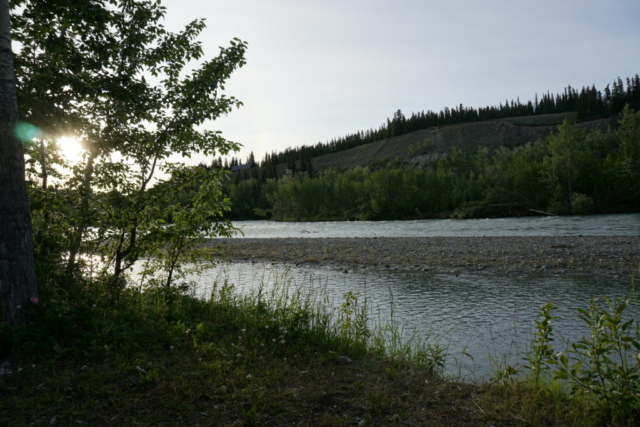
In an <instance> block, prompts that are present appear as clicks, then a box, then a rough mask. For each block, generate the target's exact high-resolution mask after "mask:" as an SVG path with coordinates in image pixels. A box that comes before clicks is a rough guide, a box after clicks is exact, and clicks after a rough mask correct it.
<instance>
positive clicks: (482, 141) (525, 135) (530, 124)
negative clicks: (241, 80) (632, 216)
mask: <svg viewBox="0 0 640 427" xmlns="http://www.w3.org/2000/svg"><path fill="white" fill-rule="evenodd" d="M566 116H567V114H564V113H563V114H549V115H544V116H532V117H515V118H510V119H500V120H491V121H482V122H474V123H463V124H458V125H449V126H440V127H433V128H429V129H424V130H419V131H416V132H412V133H409V134H405V135H402V136H398V137H394V138H388V139H384V140H380V141H376V142H373V143H370V144H367V145H363V146H360V147H356V148H352V149H350V150H345V151H341V152H338V153H332V154H327V155H324V156H319V157H314V158H313V159H312V165H313V168H314V170H315V171H321V170H325V169H330V168H332V169H336V170H339V171H344V170H347V169H350V168H353V167H355V166H369V167H373V168H379V167H385V166H403V165H414V166H418V167H421V168H430V167H432V166H433V165H434V164H435V162H437V161H438V160H439V159H441V158H442V157H443V156H444V155H445V154H446V153H447V152H449V151H451V150H452V149H453V148H454V147H457V148H459V149H461V150H467V149H474V148H475V147H486V148H488V149H489V150H493V149H496V148H498V147H500V146H508V147H515V146H519V145H524V144H527V143H528V142H532V141H536V140H538V139H541V138H543V137H545V136H546V135H548V134H549V133H550V132H552V131H554V130H555V129H556V128H557V125H558V124H560V123H562V120H563V119H564V118H565V117H566ZM615 124H616V118H599V119H595V120H588V121H582V122H579V123H578V127H579V128H580V130H582V131H587V132H590V131H592V130H594V129H597V128H601V129H606V128H607V127H608V126H614V125H615ZM286 168H287V165H286V164H280V165H278V175H280V176H281V175H283V174H284V172H285V171H286Z"/></svg>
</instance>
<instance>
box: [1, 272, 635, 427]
mask: <svg viewBox="0 0 640 427" xmlns="http://www.w3.org/2000/svg"><path fill="white" fill-rule="evenodd" d="M604 309H606V308H604ZM30 310H31V317H32V320H31V323H30V324H29V325H28V326H27V327H24V328H16V327H13V328H10V327H9V326H8V325H1V326H0V344H2V346H1V347H0V351H4V354H0V356H2V357H3V358H4V357H5V356H7V350H8V349H9V348H12V352H13V356H14V358H15V360H16V370H15V372H14V374H13V375H11V376H4V377H0V425H11V426H20V425H36V426H38V425H42V426H48V425H65V426H67V425H68V426H78V425H91V426H107V425H109V426H111V425H137V426H184V425H189V426H197V425H199V426H208V425H211V426H214V425H216V426H217V425H223V426H227V425H229V426H231V425H238V426H240V425H242V426H252V425H269V426H272V425H273V426H279V425H300V426H345V425H364V426H366V425H385V426H386V425H402V426H441V425H459V426H467V425H468V426H472V425H473V426H478V425H480V426H481V425H487V426H489V425H496V426H497V425H540V426H543V425H544V426H546V425H581V426H589V425H593V426H596V425H607V424H608V425H635V422H636V419H637V417H638V415H639V413H638V405H637V402H635V403H634V401H633V400H631V401H630V402H631V403H630V406H627V407H626V409H629V411H626V412H625V411H621V410H620V409H619V408H613V412H612V411H611V408H608V407H606V405H603V404H602V400H601V399H597V398H593V396H590V395H589V394H588V393H587V394H585V393H573V394H572V393H569V391H568V389H567V387H566V386H563V385H562V383H561V382H560V380H553V379H552V378H550V377H549V376H546V375H543V373H546V372H547V371H549V369H547V368H548V366H549V364H548V362H549V361H550V360H551V359H550V355H551V351H550V345H549V343H550V341H549V338H550V337H551V334H552V329H551V328H549V327H548V326H549V324H548V320H550V319H551V318H552V316H551V314H550V312H551V309H550V308H548V309H547V311H543V312H542V320H541V321H540V322H539V323H538V324H539V325H540V327H539V328H538V331H539V333H538V334H537V335H536V337H534V340H533V341H532V352H531V354H530V356H529V359H528V360H529V362H530V365H529V366H532V367H534V373H535V375H534V376H526V375H525V376H521V377H515V376H513V375H511V373H512V372H506V373H505V375H502V376H497V377H496V379H495V380H494V381H492V382H489V383H486V384H476V385H474V384H465V383H460V382H456V381H454V380H451V379H447V378H443V376H442V367H443V366H442V363H443V362H442V360H443V357H444V355H443V349H441V348H439V347H438V346H435V345H433V344H432V343H431V342H430V341H429V340H428V339H427V340H421V339H420V337H415V338H414V340H413V341H412V342H411V343H410V344H407V343H406V342H404V341H402V340H401V339H400V338H399V337H400V336H401V331H399V330H398V329H397V328H393V327H391V326H389V325H386V326H382V327H380V328H378V329H375V330H372V329H370V328H368V327H367V326H366V325H367V324H368V323H367V322H368V318H367V307H366V301H365V300H362V298H361V297H360V296H359V295H357V294H355V293H350V292H348V293H346V294H345V296H344V301H343V303H342V305H341V306H340V307H338V309H337V313H335V314H332V313H331V310H330V309H328V308H327V306H326V305H325V304H323V300H322V297H321V296H317V295H316V296H309V295H303V294H301V293H300V292H297V291H296V290H295V289H291V288H288V287H286V286H280V287H278V286H276V287H274V288H273V289H270V290H267V289H258V290H256V292H254V293H253V294H252V295H250V296H245V297H240V296H238V295H237V294H236V293H235V292H234V289H233V286H230V285H229V284H226V283H221V284H219V286H216V287H214V289H213V290H212V292H211V294H210V296H209V298H206V299H196V298H193V297H191V296H189V292H188V289H187V288H186V287H183V288H155V289H147V290H145V291H137V290H134V289H129V290H127V291H126V292H125V293H123V294H122V295H121V296H120V297H119V298H117V299H116V298H114V297H113V296H112V295H109V294H108V293H107V291H105V290H104V289H103V288H102V287H101V286H100V284H95V283H94V284H87V286H86V287H81V288H77V289H75V290H74V291H71V290H68V289H65V290H62V289H60V288H57V287H54V286H51V285H50V287H47V288H45V289H43V290H42V292H41V300H40V302H39V303H38V304H37V305H36V304H34V305H33V306H31V307H30ZM545 319H546V320H547V321H545ZM627 329H628V328H627ZM636 331H637V329H636ZM621 342H624V340H622V341H621ZM613 391H615V390H613ZM634 405H635V406H634Z"/></svg>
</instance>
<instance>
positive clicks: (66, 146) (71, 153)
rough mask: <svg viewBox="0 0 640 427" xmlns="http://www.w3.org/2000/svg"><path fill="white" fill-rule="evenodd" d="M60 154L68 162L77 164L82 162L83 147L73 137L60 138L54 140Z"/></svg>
mask: <svg viewBox="0 0 640 427" xmlns="http://www.w3.org/2000/svg"><path fill="white" fill-rule="evenodd" d="M56 142H57V145H58V148H59V150H60V154H61V155H62V156H63V157H64V158H65V159H67V161H69V162H73V163H77V162H79V161H80V160H82V153H83V151H84V147H83V146H82V144H81V143H80V140H79V139H78V138H76V137H73V136H61V137H60V138H58V139H57V140H56Z"/></svg>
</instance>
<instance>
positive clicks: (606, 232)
mask: <svg viewBox="0 0 640 427" xmlns="http://www.w3.org/2000/svg"><path fill="white" fill-rule="evenodd" d="M233 224H234V226H235V227H236V228H238V229H239V230H240V231H241V232H242V233H241V234H238V235H237V237H239V238H242V237H246V238H275V237H438V236H442V237H475V236H637V235H640V214H612V215H588V216H530V217H519V218H487V219H425V220H416V221H332V222H324V221H323V222H275V221H236V222H234V223H233Z"/></svg>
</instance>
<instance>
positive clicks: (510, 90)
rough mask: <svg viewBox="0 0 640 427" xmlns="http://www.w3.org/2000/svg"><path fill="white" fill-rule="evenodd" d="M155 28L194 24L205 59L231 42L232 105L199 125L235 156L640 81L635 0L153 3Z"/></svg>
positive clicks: (639, 9)
mask: <svg viewBox="0 0 640 427" xmlns="http://www.w3.org/2000/svg"><path fill="white" fill-rule="evenodd" d="M162 4H163V5H164V6H166V8H167V15H166V20H165V23H164V24H165V26H166V27H167V29H169V30H171V31H179V30H181V29H182V28H184V26H185V25H186V24H187V23H189V22H190V21H192V20H193V19H196V18H205V19H206V22H207V29H205V30H204V31H203V33H202V34H201V36H200V38H199V40H200V41H201V42H202V45H203V48H204V51H205V58H212V57H214V56H216V55H217V54H218V52H219V47H220V46H228V44H229V41H230V40H231V39H232V38H234V37H237V38H239V39H241V40H244V41H246V42H248V46H249V48H248V51H247V54H246V59H247V64H246V65H245V66H244V67H243V68H241V69H239V70H236V71H235V72H234V73H233V75H232V76H231V79H230V80H229V81H228V83H227V85H226V93H227V94H228V95H231V96H234V97H236V98H238V99H239V100H241V101H242V102H243V103H244V106H242V107H241V108H240V109H239V110H234V111H233V112H232V113H231V114H229V115H228V116H226V117H222V118H219V119H218V120H216V121H215V122H212V123H208V124H206V125H205V127H206V128H208V129H213V130H220V131H222V132H223V136H225V137H226V138H227V139H228V140H231V141H235V142H239V143H241V144H242V145H243V148H242V149H241V151H240V152H239V153H237V154H236V157H239V158H240V159H246V158H247V156H248V155H249V153H250V152H254V154H255V157H256V159H257V160H260V159H262V158H263V156H264V154H265V153H266V152H272V151H282V150H284V149H286V148H287V147H297V146H301V145H314V144H316V143H318V142H327V141H329V140H331V139H332V138H336V137H341V136H344V135H346V134H349V133H354V132H357V131H359V130H366V129H370V128H378V127H379V126H380V125H381V124H382V123H384V122H386V119H387V118H391V117H393V113H394V112H395V111H397V110H398V109H401V110H402V111H403V113H404V114H405V115H406V116H407V117H408V116H410V114H411V112H418V111H423V110H424V111H427V110H433V111H436V112H437V111H440V110H441V109H442V108H444V107H445V106H448V107H454V106H457V105H460V104H463V105H465V106H470V107H484V106H488V105H498V103H500V102H502V103H504V101H505V100H506V99H509V100H512V99H513V100H516V99H517V98H518V97H519V98H520V100H521V101H522V102H526V101H528V100H533V99H534V96H535V94H536V93H538V95H541V94H542V93H544V92H547V91H550V92H551V93H552V94H555V93H560V92H562V91H563V90H564V88H565V87H566V86H567V85H571V86H572V87H574V88H578V89H580V88H582V87H583V86H591V85H593V84H595V85H596V87H597V88H598V89H600V90H602V89H604V87H605V86H606V85H607V84H609V83H611V82H612V81H613V80H614V79H615V78H617V77H618V76H620V77H622V78H623V79H625V78H626V77H632V76H634V75H635V74H640V1H638V0H536V1H524V0H485V1H477V0H439V1H432V0H423V1H418V0H322V1H320V0H163V1H162Z"/></svg>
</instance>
